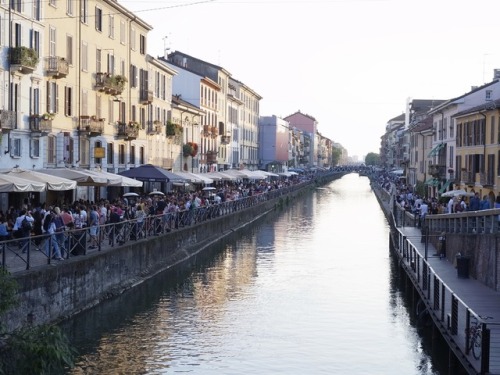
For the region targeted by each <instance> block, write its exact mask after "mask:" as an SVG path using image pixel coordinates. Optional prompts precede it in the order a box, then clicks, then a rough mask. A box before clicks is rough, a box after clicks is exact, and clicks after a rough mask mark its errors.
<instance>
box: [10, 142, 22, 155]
mask: <svg viewBox="0 0 500 375" xmlns="http://www.w3.org/2000/svg"><path fill="white" fill-rule="evenodd" d="M10 156H12V157H14V158H20V157H21V139H20V138H13V139H11V141H10Z"/></svg>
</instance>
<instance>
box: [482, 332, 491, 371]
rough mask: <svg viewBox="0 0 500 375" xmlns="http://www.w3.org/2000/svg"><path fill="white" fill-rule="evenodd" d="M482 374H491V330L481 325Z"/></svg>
mask: <svg viewBox="0 0 500 375" xmlns="http://www.w3.org/2000/svg"><path fill="white" fill-rule="evenodd" d="M481 331H482V332H481V374H487V373H489V372H490V330H489V329H488V328H486V323H482V324H481Z"/></svg>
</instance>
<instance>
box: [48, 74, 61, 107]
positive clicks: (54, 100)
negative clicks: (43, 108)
mask: <svg viewBox="0 0 500 375" xmlns="http://www.w3.org/2000/svg"><path fill="white" fill-rule="evenodd" d="M58 107H59V94H58V86H57V83H55V82H47V112H49V113H57V109H58Z"/></svg>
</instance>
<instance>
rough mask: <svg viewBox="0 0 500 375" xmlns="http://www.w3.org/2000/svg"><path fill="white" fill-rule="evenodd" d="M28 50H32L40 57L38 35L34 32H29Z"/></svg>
mask: <svg viewBox="0 0 500 375" xmlns="http://www.w3.org/2000/svg"><path fill="white" fill-rule="evenodd" d="M30 48H32V49H34V50H35V51H36V54H37V55H38V56H40V33H39V32H38V31H36V30H31V36H30Z"/></svg>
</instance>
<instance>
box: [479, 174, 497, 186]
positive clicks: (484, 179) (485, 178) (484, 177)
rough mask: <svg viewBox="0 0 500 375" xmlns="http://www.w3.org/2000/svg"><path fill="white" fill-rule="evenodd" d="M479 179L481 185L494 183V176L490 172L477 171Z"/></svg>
mask: <svg viewBox="0 0 500 375" xmlns="http://www.w3.org/2000/svg"><path fill="white" fill-rule="evenodd" d="M479 181H480V184H481V185H483V186H493V185H494V176H493V174H492V173H490V174H489V175H488V174H487V173H484V172H483V173H479Z"/></svg>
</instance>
